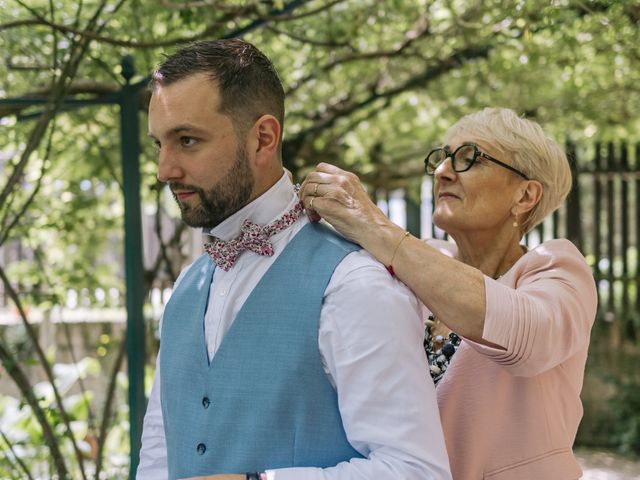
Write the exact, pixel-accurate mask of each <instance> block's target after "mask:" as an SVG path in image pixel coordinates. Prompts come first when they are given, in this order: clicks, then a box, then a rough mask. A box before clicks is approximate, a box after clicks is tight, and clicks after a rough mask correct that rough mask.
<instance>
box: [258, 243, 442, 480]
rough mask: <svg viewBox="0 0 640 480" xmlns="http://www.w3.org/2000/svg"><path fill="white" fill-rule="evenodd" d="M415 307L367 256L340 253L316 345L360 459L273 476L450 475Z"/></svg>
mask: <svg viewBox="0 0 640 480" xmlns="http://www.w3.org/2000/svg"><path fill="white" fill-rule="evenodd" d="M420 311H421V309H420V304H419V303H418V301H417V300H416V298H415V296H414V295H413V294H412V293H411V291H410V290H409V289H408V288H406V287H405V286H404V285H403V284H401V283H400V282H398V281H397V280H395V279H394V278H393V277H391V276H390V275H389V273H388V272H387V271H386V269H385V268H384V267H383V266H382V265H381V264H379V263H377V262H375V261H374V260H373V259H372V258H371V257H370V256H369V254H367V253H366V252H364V251H360V252H354V253H351V254H350V255H348V256H347V257H345V259H344V260H343V262H341V263H340V265H338V267H337V268H336V271H335V272H334V274H333V277H332V279H331V282H330V283H329V286H328V287H327V290H326V292H325V298H324V304H323V308H322V312H321V319H320V332H319V345H320V351H321V354H322V357H323V360H324V362H325V366H326V369H327V370H328V374H329V377H330V380H331V382H332V384H333V385H334V386H335V388H336V392H337V395H338V405H339V408H340V414H341V417H342V421H343V425H344V429H345V432H346V435H347V439H348V440H349V442H350V443H351V445H352V446H353V447H354V448H355V449H356V450H357V451H358V452H360V453H361V454H362V455H363V456H364V457H365V458H355V459H351V460H350V461H346V462H342V463H340V464H338V465H335V466H333V467H330V468H325V469H320V468H287V469H278V470H270V471H268V472H267V473H268V478H269V479H270V480H369V479H372V478H394V479H403V480H430V479H431V480H436V479H437V480H447V479H450V478H451V475H450V472H449V462H448V458H447V454H446V450H445V446H444V438H443V434H442V427H441V425H440V418H439V415H438V409H437V404H436V396H435V388H434V386H433V382H432V381H431V377H430V375H429V369H428V366H427V360H426V355H425V352H424V350H423V348H422V340H423V335H424V327H423V323H422V319H421V318H420Z"/></svg>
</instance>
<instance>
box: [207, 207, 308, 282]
mask: <svg viewBox="0 0 640 480" xmlns="http://www.w3.org/2000/svg"><path fill="white" fill-rule="evenodd" d="M302 208H303V207H302V203H300V202H299V203H297V204H296V206H295V207H293V208H292V209H291V210H289V211H288V212H287V213H285V214H284V215H282V216H281V217H280V218H278V219H277V220H275V221H274V222H272V223H270V224H269V225H266V226H264V227H261V226H260V225H257V224H255V223H253V222H252V221H250V220H245V221H244V222H242V226H241V227H240V235H238V236H237V237H236V238H234V239H233V240H229V241H227V242H225V241H223V240H220V239H219V238H216V237H214V239H213V242H211V243H205V244H204V249H205V251H206V252H207V253H208V254H209V256H210V257H211V259H212V260H213V261H214V262H215V263H216V265H218V266H219V267H220V268H222V269H223V270H224V271H225V272H228V271H229V270H231V267H233V266H234V265H235V263H236V260H237V259H238V256H239V255H240V254H241V253H242V252H244V251H245V250H249V251H251V252H254V253H257V254H258V255H265V256H268V257H270V256H272V255H273V245H272V244H271V242H270V241H269V239H270V238H271V237H272V236H273V235H275V234H276V233H279V232H281V231H283V230H284V229H286V228H288V227H290V226H291V225H293V223H294V222H295V221H296V220H297V219H298V217H299V216H300V213H302Z"/></svg>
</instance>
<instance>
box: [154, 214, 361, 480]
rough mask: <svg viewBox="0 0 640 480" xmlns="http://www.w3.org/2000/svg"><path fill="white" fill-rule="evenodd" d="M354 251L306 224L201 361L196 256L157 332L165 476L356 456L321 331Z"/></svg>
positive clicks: (201, 295) (202, 274)
mask: <svg viewBox="0 0 640 480" xmlns="http://www.w3.org/2000/svg"><path fill="white" fill-rule="evenodd" d="M357 248H358V247H357V246H356V245H354V244H352V243H349V242H347V241H346V240H343V239H342V238H339V237H338V236H337V235H335V234H334V233H332V232H331V231H329V230H328V229H327V228H326V227H323V226H320V225H318V224H308V225H306V226H305V227H303V228H302V229H301V230H300V232H298V234H297V235H296V236H295V237H294V238H293V240H292V241H291V242H290V243H289V244H288V245H287V246H286V248H285V249H284V251H283V252H282V253H281V254H280V256H279V257H278V258H277V259H276V261H275V262H274V263H273V265H272V266H271V268H270V269H269V270H268V271H267V272H266V273H265V275H264V276H263V278H262V279H261V280H260V282H259V283H258V285H257V286H256V288H255V289H254V290H253V291H252V292H251V294H250V295H249V297H248V298H247V300H246V302H245V304H244V305H243V307H242V308H241V310H240V311H239V312H238V315H237V317H236V318H235V320H234V322H233V325H232V326H231V328H230V329H229V331H228V332H227V334H226V335H225V338H224V340H223V342H222V344H221V345H220V348H219V350H218V351H217V352H216V354H215V356H214V358H213V360H212V361H211V363H209V361H208V355H207V349H206V342H205V338H204V313H205V308H206V306H207V302H208V294H209V287H210V284H211V280H212V275H213V271H214V264H213V262H212V261H211V260H210V258H209V257H208V256H207V255H203V256H201V257H200V258H198V259H197V260H196V261H195V262H194V264H193V265H192V266H191V268H190V269H189V270H188V271H187V272H186V274H185V275H184V277H183V278H182V280H181V282H180V284H179V285H178V287H177V288H176V290H175V291H174V292H173V294H172V296H171V300H170V301H169V303H168V304H167V306H166V308H165V312H164V317H163V326H162V334H161V355H160V372H161V385H162V388H161V402H162V415H163V419H164V429H165V436H166V441H167V454H168V464H169V478H170V479H174V478H182V477H190V476H197V475H205V474H214V473H244V472H249V471H264V470H265V469H268V468H283V467H304V466H314V467H329V466H333V465H336V464H337V463H339V462H341V461H345V460H349V459H351V458H354V457H361V455H360V454H359V453H358V452H357V451H355V450H354V449H353V447H351V445H350V444H349V442H348V441H347V439H346V435H345V432H344V428H343V426H342V420H341V417H340V412H339V410H338V401H337V396H336V392H335V390H334V389H333V387H332V386H331V384H330V383H329V380H328V378H327V375H326V373H325V372H324V370H323V368H322V363H321V358H320V352H319V350H318V325H319V320H320V309H321V307H322V299H323V296H324V291H325V289H326V287H327V284H328V283H329V280H330V278H331V275H332V274H333V271H334V269H335V267H336V266H337V265H338V263H340V261H341V260H342V259H343V258H344V257H345V256H346V255H347V254H349V253H350V252H352V251H354V250H356V249H357Z"/></svg>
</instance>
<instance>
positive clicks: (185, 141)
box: [180, 137, 196, 147]
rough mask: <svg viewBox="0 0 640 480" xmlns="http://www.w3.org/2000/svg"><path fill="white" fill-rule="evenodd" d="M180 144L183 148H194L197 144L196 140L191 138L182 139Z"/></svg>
mask: <svg viewBox="0 0 640 480" xmlns="http://www.w3.org/2000/svg"><path fill="white" fill-rule="evenodd" d="M180 144H181V145H182V146H183V147H192V146H193V145H195V144H196V140H195V139H194V138H191V137H180Z"/></svg>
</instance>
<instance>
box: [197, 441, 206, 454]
mask: <svg viewBox="0 0 640 480" xmlns="http://www.w3.org/2000/svg"><path fill="white" fill-rule="evenodd" d="M206 451H207V446H206V445H205V444H204V443H199V444H198V446H197V447H196V452H198V455H204V452H206Z"/></svg>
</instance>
